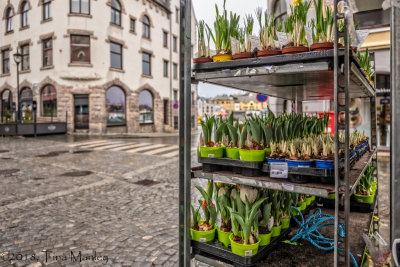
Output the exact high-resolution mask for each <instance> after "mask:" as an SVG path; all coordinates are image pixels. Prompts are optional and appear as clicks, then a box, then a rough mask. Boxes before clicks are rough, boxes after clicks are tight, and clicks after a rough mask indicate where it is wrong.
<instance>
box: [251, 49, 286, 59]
mask: <svg viewBox="0 0 400 267" xmlns="http://www.w3.org/2000/svg"><path fill="white" fill-rule="evenodd" d="M281 54H282V50H262V51H257V57H268V56H276V55H281Z"/></svg>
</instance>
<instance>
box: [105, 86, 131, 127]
mask: <svg viewBox="0 0 400 267" xmlns="http://www.w3.org/2000/svg"><path fill="white" fill-rule="evenodd" d="M106 110H107V126H118V125H119V126H122V125H125V121H126V119H125V117H126V116H125V92H124V91H123V90H122V89H121V88H120V87H118V86H112V87H110V88H109V89H108V90H107V92H106Z"/></svg>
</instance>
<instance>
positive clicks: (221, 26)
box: [207, 0, 240, 62]
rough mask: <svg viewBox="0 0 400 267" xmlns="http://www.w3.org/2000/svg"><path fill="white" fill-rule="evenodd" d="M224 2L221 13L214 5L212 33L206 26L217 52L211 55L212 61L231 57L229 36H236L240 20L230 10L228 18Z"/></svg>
mask: <svg viewBox="0 0 400 267" xmlns="http://www.w3.org/2000/svg"><path fill="white" fill-rule="evenodd" d="M225 2H226V0H224V5H223V8H224V9H223V11H222V14H220V13H219V10H218V6H217V5H215V10H216V18H215V22H214V33H213V32H212V31H211V29H210V27H208V26H207V28H208V30H209V32H210V35H211V38H212V40H213V41H214V45H215V49H216V50H217V54H216V55H214V56H213V61H214V62H218V61H227V60H231V59H232V47H231V37H235V36H237V29H238V25H239V20H240V16H238V15H237V14H233V13H232V12H231V13H230V17H229V18H228V12H227V11H226V9H225Z"/></svg>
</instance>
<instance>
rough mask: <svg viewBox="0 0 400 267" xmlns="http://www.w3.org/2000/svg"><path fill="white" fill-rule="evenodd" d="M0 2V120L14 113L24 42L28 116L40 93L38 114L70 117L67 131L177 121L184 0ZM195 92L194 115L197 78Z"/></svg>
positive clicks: (24, 117) (155, 128) (141, 128)
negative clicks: (17, 61)
mask: <svg viewBox="0 0 400 267" xmlns="http://www.w3.org/2000/svg"><path fill="white" fill-rule="evenodd" d="M0 10H1V12H2V13H1V15H2V19H1V20H0V36H1V38H0V51H1V55H0V58H1V68H0V97H1V102H0V111H1V122H3V123H4V122H6V121H10V120H11V121H12V120H15V115H14V117H13V103H17V75H16V68H17V66H16V64H15V62H14V59H13V54H14V53H16V52H17V50H18V51H19V52H20V54H21V55H22V62H21V64H20V75H19V79H20V84H19V89H20V91H19V99H20V105H19V110H20V114H19V119H20V121H22V122H24V121H31V120H32V118H33V111H32V110H33V103H34V102H36V103H37V110H36V114H37V116H36V118H37V121H38V122H47V121H50V120H53V121H61V122H67V125H68V131H69V132H74V131H86V132H89V133H92V134H103V133H137V132H162V131H169V130H172V129H173V128H174V123H175V122H176V124H177V122H178V118H177V116H178V108H179V107H177V105H175V104H177V102H178V94H177V92H178V89H179V17H180V16H179V0H129V1H128V0H99V1H95V0H3V1H0ZM192 18H193V20H192V27H193V30H192V40H193V45H194V43H195V40H196V32H195V26H196V20H195V16H194V13H193V12H192ZM192 97H193V98H194V99H193V105H192V106H193V111H192V112H193V114H194V116H193V117H195V115H196V97H197V86H196V85H193V86H192ZM14 105H15V104H14ZM175 117H176V118H175ZM175 128H177V127H175Z"/></svg>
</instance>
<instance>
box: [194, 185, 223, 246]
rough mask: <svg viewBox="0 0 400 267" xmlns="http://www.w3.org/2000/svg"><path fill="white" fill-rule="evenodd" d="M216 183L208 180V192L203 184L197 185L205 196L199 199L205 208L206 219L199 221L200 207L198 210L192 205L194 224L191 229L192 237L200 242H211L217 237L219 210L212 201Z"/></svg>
mask: <svg viewBox="0 0 400 267" xmlns="http://www.w3.org/2000/svg"><path fill="white" fill-rule="evenodd" d="M213 187H214V184H213V182H211V181H208V186H207V192H206V191H204V189H203V188H202V187H201V186H196V188H197V190H199V191H200V193H201V195H202V196H203V198H204V199H203V200H202V201H201V200H199V204H200V206H201V208H202V209H203V213H204V220H203V221H202V222H199V219H198V218H199V216H200V215H199V208H197V209H196V210H195V209H194V208H193V206H192V215H193V224H192V225H193V226H192V228H191V229H190V233H191V236H192V239H193V240H195V241H199V242H209V241H212V240H214V238H215V229H216V227H215V221H216V219H217V210H216V208H215V206H214V204H213V203H212V194H213Z"/></svg>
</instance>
